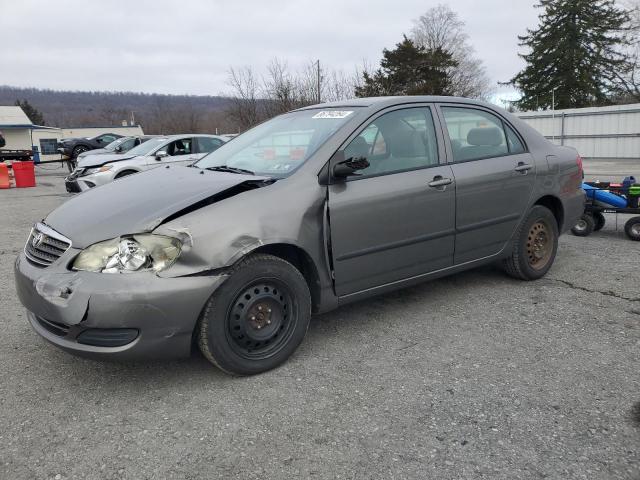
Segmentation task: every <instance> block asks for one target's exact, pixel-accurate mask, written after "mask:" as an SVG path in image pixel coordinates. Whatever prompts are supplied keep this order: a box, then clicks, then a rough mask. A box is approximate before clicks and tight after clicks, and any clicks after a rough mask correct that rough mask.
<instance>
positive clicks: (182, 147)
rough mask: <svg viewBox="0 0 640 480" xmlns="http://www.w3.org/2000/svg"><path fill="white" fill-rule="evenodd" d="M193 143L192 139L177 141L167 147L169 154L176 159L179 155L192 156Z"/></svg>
mask: <svg viewBox="0 0 640 480" xmlns="http://www.w3.org/2000/svg"><path fill="white" fill-rule="evenodd" d="M192 144H193V141H192V139H191V138H182V139H180V140H175V141H173V142H171V143H170V144H169V145H167V148H166V150H167V154H168V155H169V156H170V157H175V156H177V155H189V154H191V145H192Z"/></svg>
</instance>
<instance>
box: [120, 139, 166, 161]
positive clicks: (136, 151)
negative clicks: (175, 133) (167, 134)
mask: <svg viewBox="0 0 640 480" xmlns="http://www.w3.org/2000/svg"><path fill="white" fill-rule="evenodd" d="M167 140H169V139H168V138H152V139H150V140H147V141H146V142H144V143H141V144H140V145H138V146H137V147H134V148H132V149H131V150H129V151H128V152H127V154H128V155H131V156H132V157H133V156H136V157H137V156H140V155H146V154H147V153H151V152H152V151H153V150H155V149H156V148H158V147H159V146H161V145H162V144H163V143H165V142H166V141H167Z"/></svg>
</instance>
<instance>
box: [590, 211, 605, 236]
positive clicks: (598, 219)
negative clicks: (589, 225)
mask: <svg viewBox="0 0 640 480" xmlns="http://www.w3.org/2000/svg"><path fill="white" fill-rule="evenodd" d="M593 220H594V221H595V225H594V227H593V231H594V232H598V231H600V230H602V227H604V224H605V223H606V220H605V218H604V215H603V214H602V213H600V212H595V213H594V214H593Z"/></svg>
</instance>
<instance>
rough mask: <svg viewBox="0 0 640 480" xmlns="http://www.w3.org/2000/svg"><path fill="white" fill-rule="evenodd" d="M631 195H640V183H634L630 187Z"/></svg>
mask: <svg viewBox="0 0 640 480" xmlns="http://www.w3.org/2000/svg"><path fill="white" fill-rule="evenodd" d="M629 195H633V196H634V197H635V196H636V195H640V185H633V186H631V187H629Z"/></svg>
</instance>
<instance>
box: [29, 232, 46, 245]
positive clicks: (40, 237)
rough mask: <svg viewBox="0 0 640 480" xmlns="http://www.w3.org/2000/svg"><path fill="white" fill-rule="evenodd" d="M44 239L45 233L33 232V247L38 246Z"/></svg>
mask: <svg viewBox="0 0 640 480" xmlns="http://www.w3.org/2000/svg"><path fill="white" fill-rule="evenodd" d="M43 240H44V233H42V232H35V233H34V234H33V239H31V245H32V246H33V248H38V247H39V246H40V244H41V243H42V241H43Z"/></svg>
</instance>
